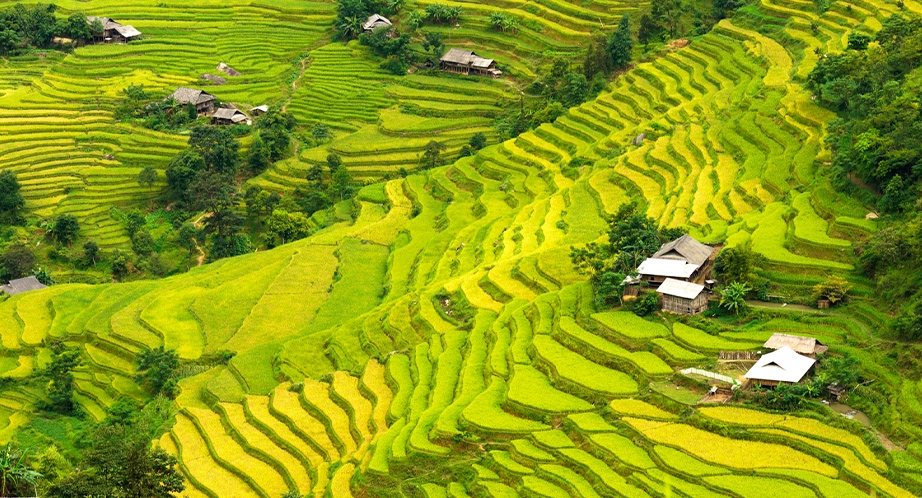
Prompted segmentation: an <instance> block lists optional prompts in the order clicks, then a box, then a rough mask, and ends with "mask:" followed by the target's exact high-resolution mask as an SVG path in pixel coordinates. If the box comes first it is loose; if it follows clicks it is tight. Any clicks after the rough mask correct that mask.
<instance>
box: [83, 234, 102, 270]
mask: <svg viewBox="0 0 922 498" xmlns="http://www.w3.org/2000/svg"><path fill="white" fill-rule="evenodd" d="M98 259H99V245H98V244H97V243H95V242H93V241H92V240H90V241H87V243H86V244H83V264H84V265H86V266H90V265H93V266H96V261H97V260H98Z"/></svg>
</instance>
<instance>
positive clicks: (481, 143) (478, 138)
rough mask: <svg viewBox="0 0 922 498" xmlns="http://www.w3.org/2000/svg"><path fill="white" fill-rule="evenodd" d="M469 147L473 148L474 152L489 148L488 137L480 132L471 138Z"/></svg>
mask: <svg viewBox="0 0 922 498" xmlns="http://www.w3.org/2000/svg"><path fill="white" fill-rule="evenodd" d="M468 145H470V146H471V148H472V149H474V150H480V149H482V148H484V147H486V146H487V136H486V135H484V134H483V132H482V131H478V132H477V133H474V135H473V136H471V140H470V141H469V142H468Z"/></svg>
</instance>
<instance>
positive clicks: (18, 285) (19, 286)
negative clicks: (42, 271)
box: [0, 277, 47, 295]
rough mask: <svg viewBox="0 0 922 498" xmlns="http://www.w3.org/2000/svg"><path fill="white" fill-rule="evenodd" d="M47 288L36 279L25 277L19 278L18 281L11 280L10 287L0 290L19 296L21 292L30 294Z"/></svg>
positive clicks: (2, 287)
mask: <svg viewBox="0 0 922 498" xmlns="http://www.w3.org/2000/svg"><path fill="white" fill-rule="evenodd" d="M45 287H47V286H46V285H45V284H43V283H41V282H39V281H38V279H37V278H35V277H25V278H18V279H16V280H10V283H9V284H8V285H4V286H0V289H3V292H5V293H7V294H9V295H13V294H19V293H20V292H28V291H34V290H39V289H44V288H45Z"/></svg>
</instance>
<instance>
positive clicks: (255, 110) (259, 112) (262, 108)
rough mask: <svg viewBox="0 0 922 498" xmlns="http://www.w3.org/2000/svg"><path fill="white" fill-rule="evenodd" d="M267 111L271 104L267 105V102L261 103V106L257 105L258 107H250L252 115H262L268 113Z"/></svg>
mask: <svg viewBox="0 0 922 498" xmlns="http://www.w3.org/2000/svg"><path fill="white" fill-rule="evenodd" d="M267 112H269V106H267V105H265V104H263V105H260V106H256V107H254V108H252V109H250V114H252V115H254V116H262V115H263V114H265V113H267Z"/></svg>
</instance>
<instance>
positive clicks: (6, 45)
mask: <svg viewBox="0 0 922 498" xmlns="http://www.w3.org/2000/svg"><path fill="white" fill-rule="evenodd" d="M21 43H22V40H21V39H20V38H19V34H18V33H16V32H15V31H13V30H12V29H9V28H5V29H3V30H0V52H2V53H3V55H10V51H12V50H13V49H14V48H16V47H18V46H19V45H20V44H21Z"/></svg>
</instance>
